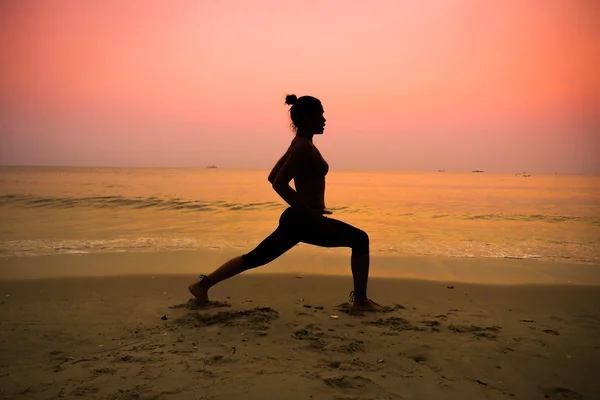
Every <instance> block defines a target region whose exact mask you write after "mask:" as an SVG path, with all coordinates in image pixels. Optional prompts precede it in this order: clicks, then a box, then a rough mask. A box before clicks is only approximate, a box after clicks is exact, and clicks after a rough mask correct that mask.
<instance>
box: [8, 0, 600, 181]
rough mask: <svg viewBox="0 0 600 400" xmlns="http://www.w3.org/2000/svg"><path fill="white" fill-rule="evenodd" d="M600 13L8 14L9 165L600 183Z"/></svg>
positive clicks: (468, 9) (590, 6)
mask: <svg viewBox="0 0 600 400" xmlns="http://www.w3.org/2000/svg"><path fill="white" fill-rule="evenodd" d="M599 4H600V2H597V1H595V0H537V1H536V0H508V1H502V2H500V1H482V0H430V1H419V2H416V1H414V2H407V1H397V0H393V1H367V2H365V1H356V2H352V1H341V0H340V1H324V0H323V1H317V0H307V1H302V2H286V1H281V0H278V1H270V0H269V1H266V0H265V1H258V0H254V1H242V0H237V1H233V0H226V1H222V0H219V1H192V0H190V1H186V0H178V1H174V2H167V1H150V0H148V1H142V0H139V1H138V0H128V1H117V0H109V1H106V0H105V1H92V0H90V1H78V0H73V1H66V0H53V1H42V0H39V1H33V0H19V1H17V0H15V1H5V2H2V3H1V4H0V62H1V63H2V64H1V67H2V70H1V71H0V72H1V73H0V90H1V97H0V101H1V104H0V105H1V108H0V118H1V120H0V122H1V124H0V135H1V136H0V144H1V147H0V164H26V165H88V166H90V165H91V166H156V167H163V166H164V167H204V166H205V165H208V164H212V163H215V164H217V165H219V166H222V167H229V168H269V167H271V166H272V164H273V163H274V162H275V161H276V159H277V158H278V157H279V156H280V155H281V153H282V152H283V151H284V150H285V148H286V146H287V144H288V142H289V141H290V140H291V138H292V137H293V133H292V132H291V131H290V130H289V128H288V124H289V120H288V115H287V108H286V107H285V106H284V104H283V100H284V97H285V94H287V93H296V94H297V95H303V94H311V95H314V96H317V97H319V98H320V99H321V100H322V101H323V105H324V108H325V112H326V118H327V129H326V131H325V135H324V136H323V137H320V138H318V139H317V140H316V143H317V145H318V146H319V147H320V148H321V149H322V152H323V153H324V155H325V157H326V158H327V160H328V161H329V163H330V165H331V167H332V168H335V169H339V170H344V169H396V170H433V171H435V170H437V169H438V168H444V169H446V170H447V171H470V170H472V169H475V168H480V169H484V170H486V171H499V172H516V171H527V172H554V171H559V172H574V173H590V172H593V173H600V161H598V159H600V156H598V154H600V74H598V73H597V71H598V70H600V24H599V23H598V22H597V21H598V19H597V18H598V15H600V6H599Z"/></svg>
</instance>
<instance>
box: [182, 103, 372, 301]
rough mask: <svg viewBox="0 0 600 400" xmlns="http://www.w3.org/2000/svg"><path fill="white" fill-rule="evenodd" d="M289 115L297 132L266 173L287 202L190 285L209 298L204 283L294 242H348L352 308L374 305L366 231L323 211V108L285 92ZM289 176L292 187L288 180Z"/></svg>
mask: <svg viewBox="0 0 600 400" xmlns="http://www.w3.org/2000/svg"><path fill="white" fill-rule="evenodd" d="M285 102H286V104H288V105H291V106H292V107H291V108H290V116H291V119H292V124H293V127H294V130H295V131H296V137H295V138H294V139H293V140H292V143H291V145H290V147H289V148H288V150H287V151H286V153H285V154H284V155H283V157H281V159H280V160H279V161H278V162H277V164H275V167H273V170H272V171H271V173H270V174H269V182H271V184H272V185H273V189H274V190H275V191H276V192H277V193H278V194H279V195H280V196H281V197H282V198H283V200H285V201H286V203H288V204H289V205H290V207H289V208H287V209H286V210H285V211H284V212H283V214H281V217H280V218H279V226H278V227H277V229H276V230H275V231H274V232H273V233H272V234H271V235H270V236H268V237H267V238H266V239H265V240H263V241H262V243H260V244H259V245H258V246H257V247H256V248H255V249H254V250H252V251H251V252H249V253H247V254H244V255H243V256H241V257H236V258H234V259H232V260H229V261H227V262H226V263H225V264H223V265H222V266H221V267H219V268H218V269H217V270H215V271H214V272H213V273H211V274H210V275H208V276H205V275H201V276H200V280H199V281H197V282H195V283H193V284H191V285H190V286H189V290H190V292H191V293H192V294H193V295H194V296H195V297H196V298H197V299H198V301H199V302H200V303H208V289H209V288H211V287H212V286H214V285H216V284H217V283H219V282H222V281H224V280H225V279H228V278H231V277H232V276H235V275H237V274H239V273H241V272H244V271H246V270H249V269H252V268H256V267H259V266H261V265H265V264H267V263H270V262H271V261H273V260H275V259H276V258H277V257H279V256H280V255H282V254H283V253H285V252H286V251H288V250H289V249H291V248H292V247H294V246H295V245H296V244H298V243H299V242H303V243H308V244H312V245H316V246H322V247H350V248H351V249H352V258H351V267H352V276H353V278H354V291H353V292H352V293H351V294H350V297H351V302H352V307H353V308H354V309H355V310H357V311H378V310H381V308H382V307H381V306H380V305H379V304H377V303H375V302H374V301H372V300H370V299H368V298H367V280H368V277H369V236H368V235H367V234H366V233H365V232H364V231H362V230H360V229H358V228H355V227H353V226H351V225H348V224H346V223H344V222H341V221H338V220H335V219H332V218H328V217H325V214H331V211H328V210H326V209H325V175H326V174H327V172H328V170H329V165H328V164H327V162H326V161H325V160H324V159H323V157H322V156H321V153H319V150H317V148H316V147H315V145H314V144H313V136H314V135H321V134H323V131H324V128H325V117H324V116H323V114H324V110H323V106H322V105H321V102H320V101H319V100H318V99H316V98H314V97H311V96H302V97H300V98H297V97H296V96H295V95H293V94H292V95H288V96H287V97H286V99H285ZM292 179H293V180H294V185H295V187H296V190H294V189H292V187H291V186H290V181H291V180H292Z"/></svg>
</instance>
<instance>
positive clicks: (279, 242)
mask: <svg viewBox="0 0 600 400" xmlns="http://www.w3.org/2000/svg"><path fill="white" fill-rule="evenodd" d="M300 242H302V243H308V244H312V245H315V246H321V247H350V248H351V249H352V254H354V255H361V254H369V236H368V235H367V233H366V232H364V231H362V230H360V229H358V228H355V227H353V226H352V225H349V224H347V223H345V222H342V221H338V220H336V219H333V218H328V217H325V216H323V215H318V214H314V215H313V214H311V215H307V214H306V213H304V212H302V211H298V210H295V209H292V208H291V207H290V208H288V209H286V210H285V211H284V212H283V214H281V217H280V218H279V226H278V227H277V229H276V230H275V231H274V232H273V233H271V234H270V235H269V236H268V237H267V238H266V239H265V240H263V241H262V242H261V243H260V244H259V245H258V246H257V247H256V248H255V249H254V250H252V251H251V252H249V253H247V254H244V255H243V256H242V261H243V262H244V266H245V267H246V269H251V268H256V267H260V266H261V265H265V264H268V263H270V262H271V261H273V260H275V259H276V258H277V257H279V256H280V255H282V254H283V253H285V252H286V251H288V250H289V249H291V248H292V247H294V246H295V245H297V244H298V243H300Z"/></svg>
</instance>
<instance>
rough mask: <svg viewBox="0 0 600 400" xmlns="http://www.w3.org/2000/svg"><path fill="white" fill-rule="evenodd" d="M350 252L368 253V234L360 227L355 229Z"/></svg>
mask: <svg viewBox="0 0 600 400" xmlns="http://www.w3.org/2000/svg"><path fill="white" fill-rule="evenodd" d="M352 252H353V253H356V254H365V253H369V235H368V234H367V232H365V231H363V230H362V229H357V230H356V233H355V238H354V243H353V246H352Z"/></svg>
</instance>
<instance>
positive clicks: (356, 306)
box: [350, 291, 383, 311]
mask: <svg viewBox="0 0 600 400" xmlns="http://www.w3.org/2000/svg"><path fill="white" fill-rule="evenodd" d="M350 303H351V304H352V306H351V307H352V309H353V310H354V311H382V310H383V307H382V306H381V305H379V304H377V303H375V302H374V301H373V300H371V299H368V298H361V299H357V298H355V297H354V291H352V292H350Z"/></svg>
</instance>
